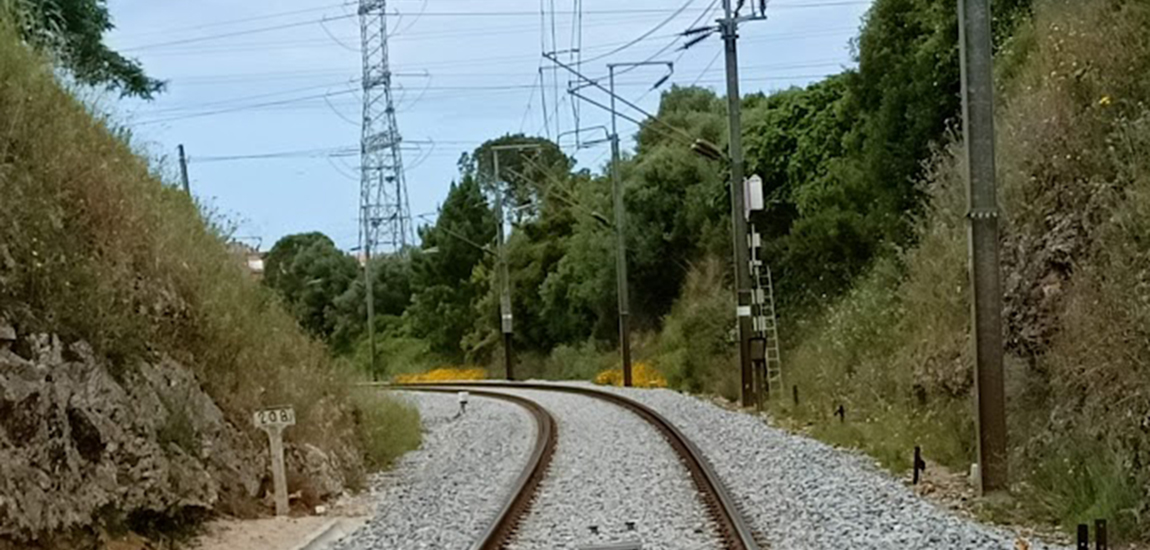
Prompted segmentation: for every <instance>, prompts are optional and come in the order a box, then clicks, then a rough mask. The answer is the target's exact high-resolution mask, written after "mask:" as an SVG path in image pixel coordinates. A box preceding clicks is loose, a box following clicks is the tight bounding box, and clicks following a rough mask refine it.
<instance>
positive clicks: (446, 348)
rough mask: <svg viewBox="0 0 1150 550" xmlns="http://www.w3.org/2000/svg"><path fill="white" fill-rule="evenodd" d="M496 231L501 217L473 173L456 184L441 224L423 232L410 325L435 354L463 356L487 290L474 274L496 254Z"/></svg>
mask: <svg viewBox="0 0 1150 550" xmlns="http://www.w3.org/2000/svg"><path fill="white" fill-rule="evenodd" d="M495 229H496V222H495V215H494V214H493V213H492V211H491V209H490V208H489V207H488V205H487V202H486V200H485V199H484V196H483V192H482V190H481V189H480V187H479V182H478V180H476V179H475V178H474V177H472V176H469V175H465V176H464V177H463V179H462V180H461V181H460V182H459V183H457V184H452V186H451V189H450V190H449V191H448V193H447V199H446V200H445V201H444V202H443V207H442V209H441V210H440V212H439V217H438V219H436V222H435V225H432V226H428V227H423V228H421V229H420V236H421V238H422V245H421V246H422V250H423V253H422V254H418V255H417V256H415V257H414V258H413V260H412V291H413V292H414V294H415V295H414V298H413V300H412V303H411V306H410V307H409V308H408V309H407V312H406V314H405V321H406V322H407V323H408V325H409V328H410V330H411V332H412V334H413V335H416V336H419V337H421V338H425V339H427V341H428V343H429V345H430V347H431V350H432V351H433V352H435V353H440V354H443V355H446V356H448V357H452V358H462V356H463V350H462V348H461V344H460V343H461V342H462V341H463V338H464V336H465V335H466V334H467V333H468V332H469V331H470V330H471V329H472V327H473V326H474V323H475V319H474V316H475V310H474V304H475V303H476V302H477V300H478V299H479V298H480V296H481V295H482V294H483V293H485V292H486V289H485V288H482V287H480V286H479V285H477V284H475V283H473V282H472V276H471V275H472V271H473V270H474V269H475V267H476V266H477V265H480V264H481V263H482V262H483V261H485V259H486V256H488V255H489V254H490V253H491V252H492V251H493V248H492V246H491V243H492V241H493V240H494V238H495Z"/></svg>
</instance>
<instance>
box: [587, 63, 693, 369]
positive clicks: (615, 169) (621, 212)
mask: <svg viewBox="0 0 1150 550" xmlns="http://www.w3.org/2000/svg"><path fill="white" fill-rule="evenodd" d="M645 65H665V66H667V67H673V66H674V65H673V64H672V63H671V62H669V61H641V62H636V63H610V64H608V65H607V72H608V74H609V75H610V76H609V77H608V80H609V87H610V89H611V91H610V95H611V180H612V183H613V185H612V195H613V196H614V197H613V198H614V202H615V284H616V287H617V290H616V293H617V294H618V298H619V353H620V354H621V355H622V359H623V386H625V387H631V384H632V379H631V299H630V296H629V291H628V283H627V233H626V227H627V211H626V205H625V204H624V203H623V181H622V179H621V178H620V177H619V160H620V159H619V125H618V118H619V117H618V113H619V111H618V109H617V108H616V106H615V97H616V94H615V69H616V68H618V67H641V66H645ZM576 135H578V134H576Z"/></svg>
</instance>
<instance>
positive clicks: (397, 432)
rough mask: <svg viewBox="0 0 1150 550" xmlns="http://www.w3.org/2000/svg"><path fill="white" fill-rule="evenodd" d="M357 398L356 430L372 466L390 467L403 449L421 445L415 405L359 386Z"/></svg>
mask: <svg viewBox="0 0 1150 550" xmlns="http://www.w3.org/2000/svg"><path fill="white" fill-rule="evenodd" d="M354 399H355V404H356V411H357V414H356V432H357V433H358V435H359V439H360V441H362V442H363V449H364V455H365V456H366V457H367V465H368V467H369V468H370V469H375V470H378V469H383V468H387V467H390V466H391V465H392V464H393V463H394V462H395V460H396V459H397V458H399V457H400V456H402V455H403V453H406V452H407V451H410V450H414V449H416V448H418V447H419V443H420V441H421V439H422V431H421V425H420V422H419V411H418V410H416V408H415V407H413V406H411V405H409V404H407V403H404V402H402V401H400V400H398V399H395V398H394V397H390V396H387V395H383V394H381V393H380V392H379V391H378V390H371V389H362V390H358V391H357V392H356V393H355V394H354Z"/></svg>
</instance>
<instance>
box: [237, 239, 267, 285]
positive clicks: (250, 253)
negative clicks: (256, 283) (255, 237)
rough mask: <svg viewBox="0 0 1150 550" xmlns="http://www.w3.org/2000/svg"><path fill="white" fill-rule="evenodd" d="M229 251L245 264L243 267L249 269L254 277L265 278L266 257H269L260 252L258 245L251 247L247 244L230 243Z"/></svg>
mask: <svg viewBox="0 0 1150 550" xmlns="http://www.w3.org/2000/svg"><path fill="white" fill-rule="evenodd" d="M228 250H230V251H231V252H232V254H234V255H235V256H236V257H237V258H239V260H240V261H241V262H243V266H244V267H246V268H247V269H248V272H249V273H251V274H252V276H254V277H256V278H263V276H264V257H265V256H267V253H266V252H260V249H259V246H258V245H257V246H251V245H249V244H247V243H242V242H239V241H232V242H230V243H228Z"/></svg>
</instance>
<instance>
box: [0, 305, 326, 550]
mask: <svg viewBox="0 0 1150 550" xmlns="http://www.w3.org/2000/svg"><path fill="white" fill-rule="evenodd" d="M259 437H260V434H259V433H253V432H252V431H251V430H248V429H247V427H243V428H240V427H237V426H236V425H235V424H234V423H233V422H229V420H228V419H227V418H226V416H225V414H224V413H223V412H222V411H221V410H220V408H219V407H218V406H217V405H216V403H215V402H213V400H212V399H211V397H210V396H208V395H207V394H206V393H204V391H203V390H202V389H201V387H200V384H199V383H198V382H197V380H196V378H195V376H194V375H193V374H192V372H191V371H190V370H189V369H187V368H185V367H183V366H181V365H180V364H178V363H177V362H175V361H172V360H170V359H159V360H156V361H152V362H144V361H141V362H138V363H136V364H133V365H131V366H130V367H129V368H123V369H118V370H115V371H113V369H111V368H109V365H108V362H106V361H104V360H102V359H101V358H99V357H97V356H96V355H95V354H94V353H93V352H92V349H91V347H90V346H88V345H87V344H85V343H83V342H75V343H70V344H64V343H62V342H61V341H60V340H59V339H58V338H57V337H56V336H53V335H43V334H40V335H28V336H26V337H24V336H23V335H18V334H17V333H16V330H14V329H13V327H12V326H10V325H8V324H6V323H3V322H0V466H2V467H0V550H8V549H9V548H29V547H32V548H38V547H41V548H55V547H66V548H85V547H99V546H100V545H99V540H100V538H101V537H102V536H103V533H105V532H107V531H123V530H125V529H128V530H141V529H148V528H153V527H157V526H164V525H167V526H171V525H173V522H177V523H182V522H187V521H189V520H191V521H195V520H197V519H198V518H201V517H203V516H205V515H207V514H209V513H212V512H223V513H241V514H253V513H259V512H260V509H261V506H262V497H263V496H264V493H265V492H266V490H267V488H268V487H270V480H269V479H267V478H269V477H270V476H269V475H268V474H267V473H266V472H268V460H269V459H268V456H267V450H266V442H265V441H263V440H262V439H260V438H259ZM288 469H289V479H296V480H300V479H306V480H307V485H308V486H309V488H311V490H312V491H316V492H318V493H321V494H317V495H313V496H315V497H318V498H324V497H328V496H332V495H333V494H338V493H340V492H342V491H343V488H344V487H343V486H344V479H343V478H342V476H341V475H339V474H338V473H337V472H339V471H340V469H339V468H336V467H335V466H334V465H333V464H331V461H330V459H328V457H327V456H326V455H324V453H322V452H320V451H319V450H318V449H315V448H314V447H310V446H302V447H299V446H289V453H288Z"/></svg>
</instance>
